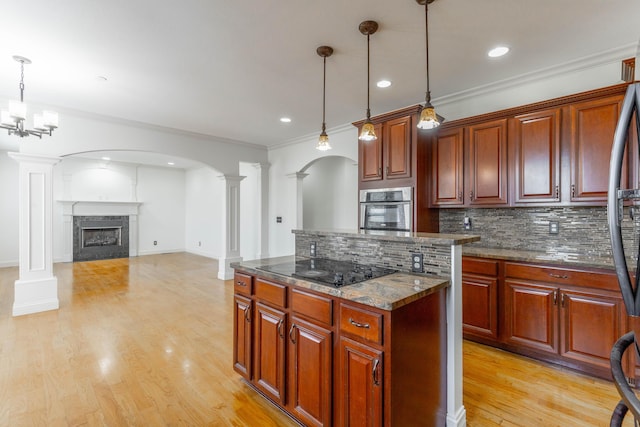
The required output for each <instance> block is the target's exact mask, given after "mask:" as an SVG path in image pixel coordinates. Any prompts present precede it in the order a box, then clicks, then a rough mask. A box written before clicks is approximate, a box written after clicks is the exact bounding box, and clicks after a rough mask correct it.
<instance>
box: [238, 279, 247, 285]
mask: <svg viewBox="0 0 640 427" xmlns="http://www.w3.org/2000/svg"><path fill="white" fill-rule="evenodd" d="M236 285H238V286H247V284H246V283H244V282H241V281H240V280H238V281H237V282H236Z"/></svg>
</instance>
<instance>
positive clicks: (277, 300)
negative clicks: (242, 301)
mask: <svg viewBox="0 0 640 427" xmlns="http://www.w3.org/2000/svg"><path fill="white" fill-rule="evenodd" d="M255 292H256V298H258V299H260V300H262V301H264V302H268V303H271V304H273V305H276V306H278V307H286V306H287V287H286V286H285V285H281V284H279V283H273V282H267V281H266V280H263V279H256V290H255Z"/></svg>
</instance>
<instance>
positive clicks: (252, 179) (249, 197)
mask: <svg viewBox="0 0 640 427" xmlns="http://www.w3.org/2000/svg"><path fill="white" fill-rule="evenodd" d="M240 175H241V176H244V177H245V178H244V179H243V180H242V181H241V182H240V256H241V257H242V259H244V260H251V259H256V258H258V253H259V252H260V247H259V246H260V236H259V233H260V231H259V221H260V206H259V205H258V200H259V199H258V196H259V192H260V189H259V188H258V182H259V181H258V180H259V171H258V169H256V168H255V167H254V166H253V164H249V163H240Z"/></svg>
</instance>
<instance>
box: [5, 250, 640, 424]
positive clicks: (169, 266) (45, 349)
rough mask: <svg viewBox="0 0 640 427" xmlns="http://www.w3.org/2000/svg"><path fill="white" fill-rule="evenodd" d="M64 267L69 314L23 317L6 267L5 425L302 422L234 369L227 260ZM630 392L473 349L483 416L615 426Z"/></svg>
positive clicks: (473, 406) (469, 371) (470, 380)
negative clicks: (224, 272)
mask: <svg viewBox="0 0 640 427" xmlns="http://www.w3.org/2000/svg"><path fill="white" fill-rule="evenodd" d="M54 270H55V274H56V276H57V277H58V281H59V298H60V310H57V311H50V312H45V313H39V314H34V315H28V316H20V317H15V318H14V317H12V316H11V308H12V304H13V282H14V280H16V279H17V278H18V269H17V268H2V269H0V426H167V425H171V426H234V427H239V426H295V425H296V424H295V423H293V422H292V421H291V420H290V419H289V418H287V417H286V416H285V415H283V414H282V413H281V412H280V411H279V410H278V409H276V408H275V407H274V406H272V405H271V404H270V403H268V402H267V401H266V400H265V399H264V398H262V397H261V396H259V395H258V394H257V393H256V392H254V391H253V390H252V389H251V388H249V387H248V386H247V385H246V384H245V383H244V382H243V381H241V380H240V377H239V376H238V375H236V374H235V373H234V372H233V370H232V367H231V360H232V357H231V351H232V348H231V342H232V341H231V333H232V330H231V329H232V325H233V322H232V307H233V304H232V288H233V287H232V286H231V284H232V282H231V281H228V282H223V281H220V280H217V279H216V275H217V263H216V262H215V261H214V260H210V259H207V258H203V257H199V256H196V255H191V254H184V253H179V254H166V255H153V256H144V257H138V258H130V259H119V260H106V261H93V262H82V263H65V264H56V265H55V267H54ZM618 400H619V397H618V394H617V392H616V390H615V387H614V386H613V384H612V383H610V382H607V381H602V380H599V379H594V378H590V377H588V376H584V375H579V374H575V373H573V372H570V371H566V370H562V369H559V368H554V367H549V366H546V365H544V364H540V363H537V362H535V361H532V360H529V359H526V358H523V357H518V356H514V355H511V354H509V353H506V352H502V351H498V350H494V349H491V348H488V347H485V346H482V345H478V344H474V343H470V342H466V343H465V345H464V404H465V407H466V409H467V423H468V425H469V426H472V427H474V426H522V427H531V426H563V427H564V426H607V425H609V417H610V415H611V411H612V410H613V408H614V407H615V405H616V404H617V402H618ZM625 425H629V426H631V425H633V423H632V421H631V420H627V423H625ZM398 427H403V426H398Z"/></svg>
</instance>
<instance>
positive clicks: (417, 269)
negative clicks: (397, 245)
mask: <svg viewBox="0 0 640 427" xmlns="http://www.w3.org/2000/svg"><path fill="white" fill-rule="evenodd" d="M411 271H412V272H413V273H423V272H424V269H423V268H422V254H419V253H412V254H411Z"/></svg>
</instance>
